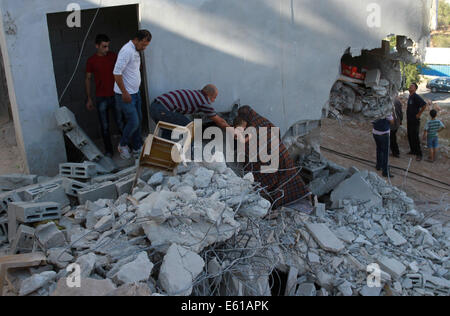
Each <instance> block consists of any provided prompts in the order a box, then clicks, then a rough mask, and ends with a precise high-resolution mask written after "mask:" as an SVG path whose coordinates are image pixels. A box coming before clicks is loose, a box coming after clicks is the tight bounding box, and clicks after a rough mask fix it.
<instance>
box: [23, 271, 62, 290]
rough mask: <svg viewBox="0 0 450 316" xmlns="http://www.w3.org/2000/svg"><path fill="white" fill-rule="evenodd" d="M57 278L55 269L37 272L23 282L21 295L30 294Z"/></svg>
mask: <svg viewBox="0 0 450 316" xmlns="http://www.w3.org/2000/svg"><path fill="white" fill-rule="evenodd" d="M55 278H56V272H54V271H47V272H43V273H41V274H35V275H33V276H31V277H29V278H28V279H25V280H24V281H23V282H22V286H21V288H20V292H19V295H20V296H26V295H29V294H31V293H33V292H35V291H37V290H39V289H40V288H42V287H43V286H45V285H46V284H48V283H49V282H51V281H53V280H54V279H55Z"/></svg>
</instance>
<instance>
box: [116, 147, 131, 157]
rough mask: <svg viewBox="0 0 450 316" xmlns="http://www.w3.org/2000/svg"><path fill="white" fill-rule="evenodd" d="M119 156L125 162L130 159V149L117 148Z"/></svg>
mask: <svg viewBox="0 0 450 316" xmlns="http://www.w3.org/2000/svg"><path fill="white" fill-rule="evenodd" d="M118 151H119V154H120V158H122V159H124V160H127V159H130V158H131V154H130V149H129V148H128V146H123V147H122V146H120V145H119V148H118Z"/></svg>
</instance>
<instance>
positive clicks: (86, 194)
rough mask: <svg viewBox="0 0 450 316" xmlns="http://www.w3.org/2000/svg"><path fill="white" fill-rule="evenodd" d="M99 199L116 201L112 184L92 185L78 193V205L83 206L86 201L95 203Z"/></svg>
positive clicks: (114, 188)
mask: <svg viewBox="0 0 450 316" xmlns="http://www.w3.org/2000/svg"><path fill="white" fill-rule="evenodd" d="M100 199H110V200H115V199H117V190H116V185H115V184H114V183H113V182H105V183H102V184H98V185H93V186H90V187H87V188H85V189H82V190H80V191H78V201H79V202H80V204H85V203H86V202H87V201H91V202H95V201H97V200H100Z"/></svg>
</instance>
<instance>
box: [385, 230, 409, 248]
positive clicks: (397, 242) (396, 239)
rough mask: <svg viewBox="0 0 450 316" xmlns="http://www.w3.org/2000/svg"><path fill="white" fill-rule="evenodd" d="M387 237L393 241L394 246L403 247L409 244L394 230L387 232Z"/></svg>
mask: <svg viewBox="0 0 450 316" xmlns="http://www.w3.org/2000/svg"><path fill="white" fill-rule="evenodd" d="M386 235H387V236H388V237H389V239H390V240H391V241H392V243H393V244H394V246H402V245H404V244H406V243H407V242H408V241H407V240H406V239H405V238H403V236H402V235H400V234H399V233H398V232H397V231H395V230H394V229H389V230H388V231H386Z"/></svg>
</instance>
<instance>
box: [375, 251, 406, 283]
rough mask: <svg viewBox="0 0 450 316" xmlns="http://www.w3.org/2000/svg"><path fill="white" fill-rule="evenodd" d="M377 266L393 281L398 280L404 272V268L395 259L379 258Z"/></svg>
mask: <svg viewBox="0 0 450 316" xmlns="http://www.w3.org/2000/svg"><path fill="white" fill-rule="evenodd" d="M378 264H379V265H380V267H381V268H382V269H383V270H385V271H386V272H387V273H389V274H390V275H391V276H392V277H393V278H394V279H399V278H400V277H401V276H402V275H403V274H404V273H405V272H406V267H405V266H404V265H403V264H402V263H401V262H399V261H398V260H396V259H392V258H387V257H384V256H380V257H379V258H378Z"/></svg>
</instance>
